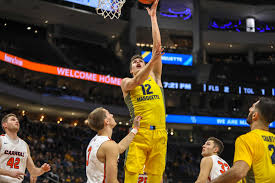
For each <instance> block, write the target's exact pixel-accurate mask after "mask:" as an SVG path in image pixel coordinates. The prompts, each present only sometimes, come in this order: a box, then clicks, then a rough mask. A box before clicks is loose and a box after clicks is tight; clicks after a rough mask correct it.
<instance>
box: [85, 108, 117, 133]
mask: <svg viewBox="0 0 275 183" xmlns="http://www.w3.org/2000/svg"><path fill="white" fill-rule="evenodd" d="M86 123H87V124H88V126H89V127H90V128H91V129H93V130H95V131H97V132H98V131H99V130H102V129H103V128H104V127H110V128H114V127H115V126H116V122H115V119H114V117H113V114H111V113H110V112H109V111H108V110H106V109H104V108H103V107H99V108H96V109H95V110H93V111H92V112H91V113H90V114H89V115H88V119H87V120H86Z"/></svg>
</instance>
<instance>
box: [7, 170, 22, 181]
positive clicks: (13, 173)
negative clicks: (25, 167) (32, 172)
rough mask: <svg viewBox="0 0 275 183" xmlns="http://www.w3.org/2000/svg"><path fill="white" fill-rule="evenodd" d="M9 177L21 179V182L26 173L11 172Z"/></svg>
mask: <svg viewBox="0 0 275 183" xmlns="http://www.w3.org/2000/svg"><path fill="white" fill-rule="evenodd" d="M9 176H10V177H13V178H16V179H19V180H22V179H23V178H24V176H25V173H24V172H21V171H10V173H9Z"/></svg>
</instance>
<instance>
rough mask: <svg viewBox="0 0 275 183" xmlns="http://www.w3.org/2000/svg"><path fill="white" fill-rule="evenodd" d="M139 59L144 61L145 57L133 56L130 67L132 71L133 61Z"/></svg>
mask: <svg viewBox="0 0 275 183" xmlns="http://www.w3.org/2000/svg"><path fill="white" fill-rule="evenodd" d="M137 58H139V59H141V60H143V57H142V56H141V55H134V56H132V58H131V62H130V66H129V70H131V69H132V63H133V61H134V60H135V59H137Z"/></svg>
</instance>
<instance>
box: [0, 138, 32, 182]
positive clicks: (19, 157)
mask: <svg viewBox="0 0 275 183" xmlns="http://www.w3.org/2000/svg"><path fill="white" fill-rule="evenodd" d="M0 139H1V149H0V168H2V169H5V170H9V171H16V170H17V171H21V172H24V173H25V170H26V165H27V158H28V150H27V148H28V145H27V143H26V142H25V141H24V140H22V139H20V138H18V139H17V140H12V139H11V138H9V136H8V135H7V134H5V135H1V136H0ZM22 181H23V179H21V180H18V179H16V178H12V177H9V176H5V175H0V182H1V183H20V182H22Z"/></svg>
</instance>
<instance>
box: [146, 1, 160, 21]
mask: <svg viewBox="0 0 275 183" xmlns="http://www.w3.org/2000/svg"><path fill="white" fill-rule="evenodd" d="M158 3H159V0H155V2H154V3H153V5H152V6H151V8H146V10H147V12H148V14H149V15H150V16H151V17H153V16H156V14H157V13H156V12H157V8H158Z"/></svg>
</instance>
